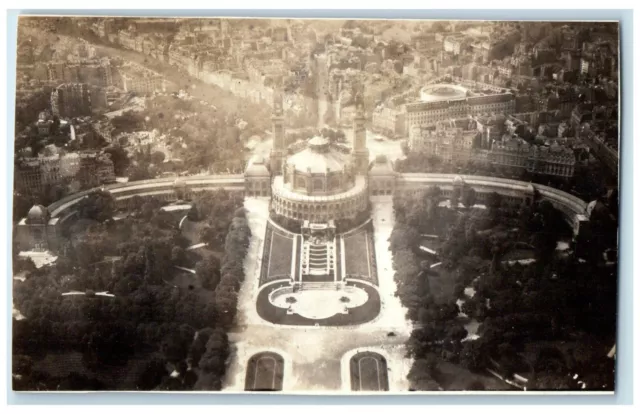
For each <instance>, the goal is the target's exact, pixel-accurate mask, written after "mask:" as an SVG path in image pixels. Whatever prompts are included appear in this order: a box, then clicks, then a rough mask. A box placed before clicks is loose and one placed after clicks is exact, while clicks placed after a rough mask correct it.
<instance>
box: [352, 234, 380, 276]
mask: <svg viewBox="0 0 640 414" xmlns="http://www.w3.org/2000/svg"><path fill="white" fill-rule="evenodd" d="M367 237H371V234H367V230H361V231H358V232H356V233H354V234H351V235H349V236H347V237H345V238H344V255H345V257H344V259H345V274H347V275H349V276H353V275H355V276H356V277H359V278H360V277H361V278H363V279H364V280H368V281H370V282H373V283H376V280H375V279H374V277H373V275H372V274H371V271H370V270H369V267H370V264H369V260H370V256H371V252H370V250H369V249H370V248H371V243H370V242H369V240H367Z"/></svg>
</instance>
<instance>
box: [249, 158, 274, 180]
mask: <svg viewBox="0 0 640 414" xmlns="http://www.w3.org/2000/svg"><path fill="white" fill-rule="evenodd" d="M269 175H270V174H269V170H268V169H267V166H266V165H264V161H263V160H262V159H257V160H254V161H253V162H250V163H249V165H248V166H247V169H246V170H245V171H244V176H245V177H268V176H269Z"/></svg>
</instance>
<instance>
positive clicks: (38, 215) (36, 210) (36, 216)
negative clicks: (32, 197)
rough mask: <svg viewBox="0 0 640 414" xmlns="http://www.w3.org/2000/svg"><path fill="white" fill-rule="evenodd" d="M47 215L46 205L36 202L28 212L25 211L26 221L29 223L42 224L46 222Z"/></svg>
mask: <svg viewBox="0 0 640 414" xmlns="http://www.w3.org/2000/svg"><path fill="white" fill-rule="evenodd" d="M48 217H49V212H48V211H47V209H46V207H44V206H42V205H40V204H36V205H34V206H33V207H31V209H30V210H29V213H27V221H28V222H29V224H34V223H36V224H38V223H40V224H44V223H46V222H47V219H48Z"/></svg>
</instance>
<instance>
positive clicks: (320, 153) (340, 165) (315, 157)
mask: <svg viewBox="0 0 640 414" xmlns="http://www.w3.org/2000/svg"><path fill="white" fill-rule="evenodd" d="M347 161H348V155H347V154H343V153H342V152H340V151H338V150H336V149H335V148H332V147H331V145H330V144H329V141H328V140H327V139H326V138H323V137H313V138H311V139H310V140H309V141H308V142H307V148H305V149H304V150H302V151H300V152H298V153H296V154H293V155H292V156H290V157H289V158H288V159H287V164H288V165H290V166H293V167H294V168H295V169H296V170H297V171H300V172H302V173H309V172H310V173H312V174H318V173H325V174H326V173H327V172H337V171H343V170H344V167H345V165H346V164H347Z"/></svg>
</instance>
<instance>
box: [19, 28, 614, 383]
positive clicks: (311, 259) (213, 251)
mask: <svg viewBox="0 0 640 414" xmlns="http://www.w3.org/2000/svg"><path fill="white" fill-rule="evenodd" d="M619 29H620V27H619V22H618V21H594V20H592V21H532V20H527V21H516V20H398V19H355V20H354V19H308V18H298V19H294V18H239V17H237V18H231V17H224V18H214V17H203V18H195V17H193V18H191V17H180V18H177V17H176V18H169V17H118V16H106V15H105V16H93V17H88V16H70V15H69V16H64V15H60V16H44V15H43V16H20V18H19V20H18V27H17V36H16V37H17V48H16V51H17V56H15V59H16V79H15V82H16V95H15V120H14V125H15V135H14V137H12V138H13V139H14V145H13V147H14V154H13V159H14V165H13V197H12V201H9V204H11V203H12V207H13V213H12V214H13V217H12V223H11V226H12V242H13V245H12V271H13V275H12V292H9V293H8V295H10V297H11V299H12V304H13V313H12V327H11V331H10V335H11V341H12V349H11V358H12V359H11V361H10V364H11V370H12V375H11V380H12V387H13V390H14V391H23V392H24V391H38V392H60V391H65V392H66V391H85V392H86V391H145V392H148V391H155V392H178V391H180V392H222V393H247V394H250V393H257V392H262V393H277V394H323V395H336V394H344V395H366V394H385V393H386V394H419V393H441V394H442V393H444V394H446V393H455V392H461V391H470V392H487V393H488V392H501V393H524V392H527V393H531V392H534V393H535V392H541V391H544V392H550V393H558V394H560V393H567V392H574V393H575V392H577V393H585V394H588V393H613V392H614V391H615V390H616V385H617V384H616V381H615V376H616V342H617V341H616V339H617V333H618V329H619V328H618V324H617V318H618V287H619V270H618V269H619V267H618V232H619V227H620V226H619V145H620V104H619V102H620V91H619V80H620V58H621V56H620V34H619ZM11 76H12V75H11ZM10 121H11V120H10ZM8 139H11V137H9V138H8ZM9 142H10V141H9ZM9 168H10V167H9ZM625 257H626V256H625ZM621 348H622V345H621Z"/></svg>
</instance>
